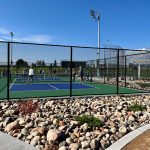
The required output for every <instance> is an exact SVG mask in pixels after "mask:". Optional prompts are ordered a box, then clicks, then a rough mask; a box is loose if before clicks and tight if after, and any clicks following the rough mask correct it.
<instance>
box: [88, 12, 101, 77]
mask: <svg viewBox="0 0 150 150" xmlns="http://www.w3.org/2000/svg"><path fill="white" fill-rule="evenodd" d="M90 16H91V17H92V18H93V19H94V20H96V21H97V22H98V51H97V62H96V64H97V65H96V67H97V76H98V77H99V76H100V71H99V65H100V12H99V11H95V10H93V9H91V10H90Z"/></svg>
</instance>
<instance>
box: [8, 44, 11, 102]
mask: <svg viewBox="0 0 150 150" xmlns="http://www.w3.org/2000/svg"><path fill="white" fill-rule="evenodd" d="M9 62H10V42H8V45H7V100H9V99H10V95H9V82H10V80H9V79H10V76H11V73H10V63H9Z"/></svg>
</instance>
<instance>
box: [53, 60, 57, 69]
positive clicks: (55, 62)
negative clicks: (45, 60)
mask: <svg viewBox="0 0 150 150" xmlns="http://www.w3.org/2000/svg"><path fill="white" fill-rule="evenodd" d="M53 66H54V67H57V61H56V59H55V60H54V64H53Z"/></svg>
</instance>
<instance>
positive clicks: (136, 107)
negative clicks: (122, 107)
mask: <svg viewBox="0 0 150 150" xmlns="http://www.w3.org/2000/svg"><path fill="white" fill-rule="evenodd" d="M144 109H145V106H142V105H139V104H137V103H135V104H133V105H130V106H129V107H128V111H134V112H135V111H143V110H144Z"/></svg>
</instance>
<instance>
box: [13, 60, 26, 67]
mask: <svg viewBox="0 0 150 150" xmlns="http://www.w3.org/2000/svg"><path fill="white" fill-rule="evenodd" d="M16 67H17V68H20V67H28V63H27V62H26V61H25V60H23V59H18V60H17V61H16Z"/></svg>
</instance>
